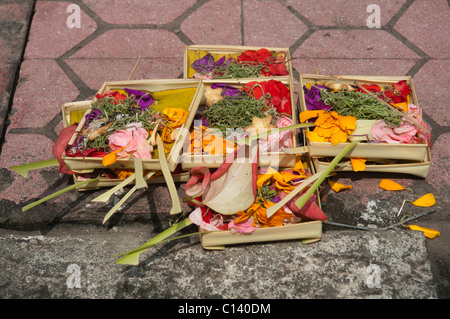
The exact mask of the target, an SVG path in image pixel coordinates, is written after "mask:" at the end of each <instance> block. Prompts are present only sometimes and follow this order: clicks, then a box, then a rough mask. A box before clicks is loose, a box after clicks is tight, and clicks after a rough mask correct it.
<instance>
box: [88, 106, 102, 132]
mask: <svg viewBox="0 0 450 319" xmlns="http://www.w3.org/2000/svg"><path fill="white" fill-rule="evenodd" d="M101 117H102V112H100V111H99V110H97V109H92V110H91V112H90V113H88V114H86V116H85V119H86V120H85V123H84V128H87V127H88V126H89V124H90V123H91V122H93V121H94V120H98V119H100V118H101Z"/></svg>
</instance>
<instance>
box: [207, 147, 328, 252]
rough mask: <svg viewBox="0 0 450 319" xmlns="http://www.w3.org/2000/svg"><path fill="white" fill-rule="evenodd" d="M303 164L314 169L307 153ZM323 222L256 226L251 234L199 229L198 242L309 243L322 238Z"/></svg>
mask: <svg viewBox="0 0 450 319" xmlns="http://www.w3.org/2000/svg"><path fill="white" fill-rule="evenodd" d="M301 159H302V162H303V165H306V167H307V169H308V170H309V171H310V172H311V174H315V173H316V171H315V169H314V166H313V165H312V163H311V159H310V157H309V156H307V154H304V155H302V156H301ZM314 195H315V197H316V204H317V205H318V207H321V202H320V195H319V190H318V189H317V190H316V191H315V192H314ZM322 228H323V224H322V221H321V220H313V221H303V222H299V223H297V224H287V225H283V226H274V227H267V228H258V229H256V230H255V231H253V232H252V233H251V234H242V233H232V232H231V231H229V230H221V231H212V232H206V231H202V230H201V229H200V231H201V234H200V242H201V244H202V247H203V249H206V250H221V249H224V248H225V246H230V245H238V244H248V243H258V242H261V243H262V242H275V241H285V240H301V243H302V244H310V243H314V242H317V241H320V240H321V238H322Z"/></svg>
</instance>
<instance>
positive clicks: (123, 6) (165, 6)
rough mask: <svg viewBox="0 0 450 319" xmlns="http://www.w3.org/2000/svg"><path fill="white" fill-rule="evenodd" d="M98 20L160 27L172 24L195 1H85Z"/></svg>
mask: <svg viewBox="0 0 450 319" xmlns="http://www.w3.org/2000/svg"><path fill="white" fill-rule="evenodd" d="M83 2H84V3H86V5H87V6H88V7H89V8H90V9H91V10H92V11H93V12H95V13H96V14H97V16H98V17H100V19H102V20H103V21H105V22H107V23H110V24H122V25H140V24H147V25H148V24H155V25H161V24H166V23H170V22H172V21H173V20H174V19H176V18H178V17H179V16H180V15H181V14H182V13H183V12H185V11H186V10H187V9H189V8H190V7H192V6H193V5H194V4H195V0H172V1H167V0H153V1H140V2H139V1H138V2H137V1H133V0H125V1H124V0H113V1H111V0H85V1H83Z"/></svg>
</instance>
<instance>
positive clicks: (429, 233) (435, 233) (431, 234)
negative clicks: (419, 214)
mask: <svg viewBox="0 0 450 319" xmlns="http://www.w3.org/2000/svg"><path fill="white" fill-rule="evenodd" d="M407 227H408V228H409V229H411V230H417V231H421V232H423V233H424V235H425V236H426V237H427V238H430V239H433V238H435V237H436V236H441V233H440V232H439V231H438V230H435V229H431V228H425V227H422V226H417V225H409V226H407Z"/></svg>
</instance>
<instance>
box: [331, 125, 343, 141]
mask: <svg viewBox="0 0 450 319" xmlns="http://www.w3.org/2000/svg"><path fill="white" fill-rule="evenodd" d="M330 142H331V144H332V145H337V144H339V143H345V142H347V133H346V132H344V131H342V130H341V129H340V128H339V127H335V128H334V130H333V133H332V135H331V138H330Z"/></svg>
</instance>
